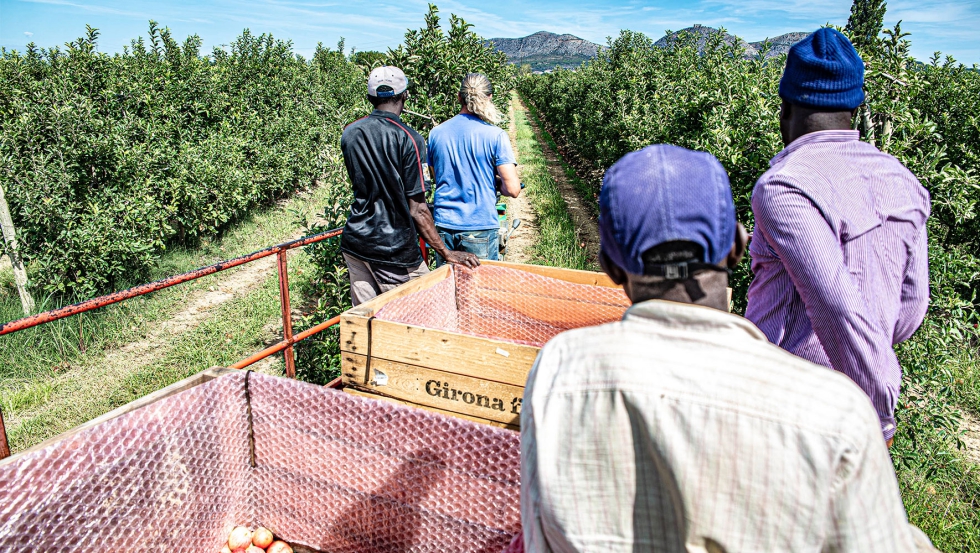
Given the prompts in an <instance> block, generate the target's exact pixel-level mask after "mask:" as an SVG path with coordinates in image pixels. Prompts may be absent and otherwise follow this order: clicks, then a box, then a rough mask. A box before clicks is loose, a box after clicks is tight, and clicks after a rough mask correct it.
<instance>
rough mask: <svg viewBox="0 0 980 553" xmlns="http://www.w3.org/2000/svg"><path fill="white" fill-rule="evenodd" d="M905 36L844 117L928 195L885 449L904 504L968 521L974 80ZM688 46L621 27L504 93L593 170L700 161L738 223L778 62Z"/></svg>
mask: <svg viewBox="0 0 980 553" xmlns="http://www.w3.org/2000/svg"><path fill="white" fill-rule="evenodd" d="M874 5H877V4H876V3H874V2H872V3H870V4H868V6H870V7H874ZM882 6H883V4H882ZM864 9H865V8H861V9H860V10H859V11H858V13H861V14H863V13H865V12H864V11H861V10H864ZM868 9H870V8H868ZM882 9H883V8H882ZM861 17H864V16H863V15H862V16H861ZM862 21H867V19H864V20H862ZM872 23H873V22H872ZM862 32H863V31H862ZM905 37H906V33H903V32H902V30H901V27H900V26H896V27H895V28H894V29H889V30H886V31H885V32H884V33H883V36H882V37H876V38H875V40H873V41H866V42H865V43H864V45H863V46H862V50H861V52H862V55H863V57H864V59H865V61H866V62H867V64H868V69H867V83H866V90H867V94H868V99H867V104H866V106H864V107H862V110H861V113H860V115H859V117H858V121H857V122H856V123H857V124H858V126H859V128H860V129H861V130H862V132H863V134H864V139H865V140H867V141H869V142H872V143H874V144H875V145H876V146H877V147H878V148H880V149H881V150H883V151H885V152H887V153H889V154H891V155H894V156H896V157H897V158H898V159H899V160H900V161H901V162H902V163H903V164H905V166H906V167H908V168H909V169H910V170H911V171H912V172H913V173H914V174H915V175H916V176H917V177H918V178H919V180H920V182H922V184H923V186H925V187H926V188H927V189H928V190H929V192H930V194H931V196H932V216H931V217H930V219H929V227H928V230H929V263H930V285H931V294H932V300H931V304H930V307H929V312H928V314H927V317H926V320H925V322H924V323H923V325H922V328H921V329H920V330H919V331H918V332H917V333H916V334H915V336H913V338H912V339H911V340H910V341H908V342H906V343H905V344H902V345H901V346H900V347H899V348H898V354H899V358H900V360H901V362H902V365H903V367H904V369H905V371H904V372H905V377H904V382H903V394H902V398H901V400H900V402H899V403H900V405H899V409H898V413H897V416H898V420H899V425H898V426H899V433H898V435H897V436H896V447H895V449H894V450H893V454H894V458H895V462H896V466H897V467H898V468H899V477H900V480H901V481H902V483H903V487H904V488H903V489H904V491H905V493H906V494H907V495H906V501H907V502H908V501H913V502H914V501H920V500H922V498H923V497H931V496H930V494H934V493H935V494H939V496H937V497H936V499H937V500H939V499H942V500H943V501H948V502H950V504H951V505H952V504H955V506H954V507H952V508H953V510H958V511H959V512H963V513H969V512H972V513H976V512H977V508H978V507H980V505H978V504H977V496H976V495H971V494H970V493H968V492H970V491H976V490H977V489H978V487H980V485H978V483H977V482H978V481H977V479H976V475H975V471H973V472H972V473H971V472H970V471H969V470H968V469H965V468H964V464H963V462H961V461H959V460H958V457H956V456H955V455H953V454H952V453H951V452H952V451H955V449H956V446H957V443H958V441H959V436H960V420H959V419H960V417H959V410H958V407H957V405H958V404H963V403H966V402H968V401H973V400H975V398H976V396H977V393H976V391H975V390H964V388H963V386H964V382H972V383H974V384H973V385H974V386H975V385H976V384H975V383H976V382H977V378H976V377H975V374H976V372H977V363H978V355H977V352H978V350H980V332H978V330H977V325H978V321H980V319H978V316H977V308H978V306H980V300H978V298H980V245H978V241H977V237H978V236H980V217H978V213H977V206H978V205H980V178H978V174H980V155H978V152H980V117H978V113H980V73H978V72H977V71H975V70H970V69H967V68H964V67H963V66H962V65H959V64H956V63H955V61H954V60H952V59H950V58H946V59H945V60H943V61H940V58H939V55H938V54H937V55H936V56H935V57H934V58H933V60H931V63H929V64H925V65H923V64H921V63H919V62H917V61H916V60H914V59H913V58H911V57H910V55H909V53H908V51H909V44H908V41H907V40H906V38H905ZM855 38H856V37H855ZM696 39H697V37H694V36H690V35H682V36H680V37H679V38H678V40H677V41H674V42H672V43H671V44H670V45H669V46H668V47H666V48H657V47H654V46H653V42H652V41H651V40H650V39H649V38H647V37H646V36H644V35H642V34H639V33H634V32H630V31H624V32H622V33H621V34H620V36H619V37H618V38H617V39H616V40H615V41H612V42H611V44H610V48H609V50H607V51H605V52H601V53H600V54H599V57H598V58H597V59H596V60H595V61H592V62H590V63H587V64H586V65H584V66H583V67H582V68H581V69H579V70H577V71H568V70H557V71H555V72H554V73H551V74H546V75H525V76H522V77H521V80H520V81H519V83H518V88H519V90H520V92H521V94H522V95H523V96H524V97H525V98H526V99H527V100H529V101H530V103H532V104H533V105H534V106H535V107H536V108H537V110H538V111H539V112H540V113H541V114H542V115H543V116H544V117H545V118H546V119H547V121H548V123H549V124H550V128H551V130H552V134H553V135H554V136H555V138H556V139H558V140H559V141H561V142H563V143H564V144H566V145H567V146H568V147H570V148H571V149H572V150H574V151H575V152H576V153H577V154H579V155H580V156H581V157H583V158H584V159H585V160H587V161H588V162H591V163H593V164H594V165H595V168H597V169H605V168H607V167H609V166H610V165H611V164H612V163H614V162H615V161H616V160H617V159H619V158H620V157H621V156H623V155H624V154H626V153H628V152H630V151H633V150H636V149H639V148H641V147H643V146H646V145H648V144H653V143H671V144H677V145H680V146H684V147H687V148H692V149H697V150H704V151H708V152H711V153H712V154H714V155H715V156H716V157H717V158H718V159H719V160H720V161H721V163H722V165H724V166H725V168H726V170H727V171H728V173H729V176H730V178H731V183H732V191H733V194H734V196H735V202H736V208H737V211H738V217H739V219H740V220H741V221H742V222H743V223H745V224H746V226H747V227H748V228H752V226H753V219H752V213H751V205H750V199H751V192H752V188H753V186H754V184H755V181H756V179H758V177H759V176H760V175H761V174H762V173H763V172H765V171H766V170H767V169H768V167H769V166H768V160H769V159H770V158H772V157H773V156H774V155H775V154H776V153H777V152H778V151H779V150H780V149H781V148H782V141H781V139H780V135H779V128H778V112H779V104H780V99H779V96H778V83H779V78H780V76H781V72H782V68H783V65H784V59H785V58H773V59H769V60H766V59H765V56H759V57H758V58H757V59H754V60H743V59H742V58H741V52H740V51H738V47H737V46H735V45H726V44H725V43H724V42H723V41H722V40H721V37H720V35H713V36H710V37H708V41H707V44H705V46H704V48H703V54H698V50H697V43H696ZM557 91H560V92H557ZM597 186H598V185H597ZM594 192H595V193H597V192H598V190H595V191H594ZM750 279H751V274H750V271H749V269H748V263H742V265H741V266H740V267H739V268H738V269H737V270H736V271H735V278H734V280H733V285H734V288H735V294H734V299H735V305H736V309H737V310H743V309H744V306H745V291H746V289H747V286H748V283H749V281H750ZM970 398H973V400H971V399H970ZM974 403H976V402H975V401H974ZM973 408H974V409H976V405H973ZM923 482H926V484H923ZM923 489H928V490H932V491H929V492H922V490H923ZM944 490H945V491H944ZM963 490H967V492H963ZM920 492H921V493H920ZM913 507H914V508H913ZM909 511H910V516H912V519H913V522H916V523H918V524H921V525H922V526H923V527H926V528H928V529H929V530H930V534H931V535H932V537H933V538H934V539H935V540H937V541H938V542H939V543H940V544H941V548H943V550H968V549H969V548H970V547H980V521H977V520H976V519H975V518H974V519H973V520H971V521H969V522H966V523H963V522H962V521H957V523H956V524H947V523H946V521H944V520H943V512H942V510H941V509H933V508H931V507H930V506H923V505H919V504H914V505H912V506H910V507H909ZM947 548H948V549H947Z"/></svg>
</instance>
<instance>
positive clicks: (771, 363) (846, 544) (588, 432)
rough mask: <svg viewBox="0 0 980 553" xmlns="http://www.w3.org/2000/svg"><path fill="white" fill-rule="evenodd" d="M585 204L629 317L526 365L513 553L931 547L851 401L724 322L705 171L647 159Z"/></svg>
mask: <svg viewBox="0 0 980 553" xmlns="http://www.w3.org/2000/svg"><path fill="white" fill-rule="evenodd" d="M599 202H600V203H599V205H600V215H599V230H600V236H601V248H600V258H601V260H602V266H603V269H604V270H605V271H606V273H607V274H608V275H609V276H610V278H612V279H613V280H614V281H615V282H618V283H621V284H622V285H623V288H624V290H625V291H626V294H627V295H628V296H629V298H630V300H632V302H633V306H632V307H631V308H630V309H629V310H628V311H627V312H626V314H625V315H624V317H623V320H622V321H620V322H617V323H610V324H605V325H600V326H595V327H589V328H581V329H576V330H571V331H568V332H564V333H562V334H560V335H558V336H556V337H555V338H554V339H552V340H551V341H550V342H548V344H546V345H545V347H544V348H542V350H541V353H540V354H539V356H538V359H537V361H536V362H535V364H534V367H533V368H532V369H531V372H530V374H529V376H528V382H527V387H526V388H525V391H524V402H523V407H522V412H521V522H522V524H523V528H524V533H523V538H524V541H523V544H524V549H525V550H526V551H531V552H548V551H557V552H581V551H604V552H624V553H626V552H630V553H632V552H636V551H641V552H645V551H651V552H653V551H656V552H678V553H680V552H691V551H705V552H729V553H735V552H742V551H839V552H852V551H853V552H868V551H890V552H906V551H916V547H917V544H922V546H923V548H924V549H923V550H930V549H929V546H928V539H927V538H925V536H924V535H922V534H921V532H919V531H918V530H915V529H913V527H912V526H911V525H909V523H908V520H907V518H906V516H905V510H904V508H903V506H902V499H901V496H900V495H899V489H898V482H897V480H896V478H895V473H894V470H893V468H892V464H891V460H890V459H889V457H888V452H887V450H886V448H885V444H884V442H883V441H882V440H881V434H880V433H879V427H878V417H877V416H876V415H875V412H874V410H873V409H872V407H871V404H870V403H869V402H868V400H867V399H866V397H865V395H864V393H863V392H862V391H861V389H860V388H858V387H857V386H856V385H855V384H854V383H853V382H851V381H850V380H849V379H848V378H846V377H845V376H843V375H840V374H836V373H833V372H830V371H827V370H826V369H824V368H823V367H819V366H817V365H814V364H813V363H810V362H809V361H806V360H804V359H801V358H799V357H796V356H794V355H791V354H789V353H787V352H786V351H784V350H782V349H780V348H778V347H776V346H774V345H773V344H771V343H769V341H768V340H767V339H766V336H765V335H764V334H763V333H762V332H761V331H760V330H759V329H758V328H756V327H755V326H754V325H753V324H752V323H751V322H749V321H748V320H746V319H743V318H742V317H739V316H737V315H732V314H730V313H728V312H727V306H728V302H727V299H726V286H727V284H728V274H729V273H728V269H730V268H731V267H734V266H735V265H736V264H737V263H738V261H739V259H740V258H741V257H742V254H743V253H744V247H745V240H746V239H745V231H744V229H742V228H741V225H738V224H737V223H736V221H735V206H734V204H733V202H732V193H731V188H730V187H729V183H728V177H727V175H726V174H725V171H724V169H723V168H722V166H721V164H720V163H719V162H718V160H717V159H715V158H714V157H713V156H712V155H710V154H708V153H704V152H693V151H690V150H685V149H683V148H680V147H677V146H667V145H656V146H649V147H647V148H644V149H642V150H640V151H637V152H633V153H631V154H627V155H626V156H624V157H623V158H622V159H620V160H619V161H618V162H617V163H616V164H615V165H613V166H612V167H611V168H610V169H609V170H608V171H607V172H606V177H605V181H604V183H603V187H602V192H601V195H600V200H599Z"/></svg>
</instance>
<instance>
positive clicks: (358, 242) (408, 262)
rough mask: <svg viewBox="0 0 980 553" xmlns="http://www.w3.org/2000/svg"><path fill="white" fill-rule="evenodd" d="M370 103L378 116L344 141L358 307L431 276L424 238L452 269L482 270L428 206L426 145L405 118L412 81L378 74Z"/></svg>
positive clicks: (347, 239) (346, 246)
mask: <svg viewBox="0 0 980 553" xmlns="http://www.w3.org/2000/svg"><path fill="white" fill-rule="evenodd" d="M367 98H368V101H369V102H371V105H373V106H374V111H373V112H371V114H370V115H368V116H366V117H362V118H361V119H358V120H357V121H355V122H353V123H351V124H350V125H348V126H347V128H345V129H344V134H343V136H342V137H341V139H340V149H341V151H342V152H343V154H344V165H345V166H346V167H347V174H348V176H349V177H350V181H351V185H352V186H353V189H354V201H353V203H351V207H350V215H349V216H348V217H347V224H346V225H345V226H344V234H343V236H342V237H341V240H340V249H341V251H342V252H343V254H344V260H345V261H346V262H347V269H348V273H349V275H350V283H351V286H350V292H351V302H352V303H353V304H354V305H358V304H361V303H363V302H365V301H367V300H369V299H371V298H373V297H375V296H377V295H379V294H381V293H383V292H387V291H388V290H391V289H392V288H395V287H397V286H398V285H400V284H404V283H405V282H408V281H409V280H411V279H413V278H416V277H418V276H420V275H423V274H425V273H427V272H429V268H428V267H427V266H426V264H425V262H424V260H423V259H422V252H421V250H420V249H419V246H418V241H419V240H418V239H419V235H421V236H422V238H424V239H425V241H426V242H427V243H428V244H429V245H430V246H432V249H434V250H435V251H436V253H438V254H439V255H440V256H442V257H443V258H444V259H446V260H447V261H449V262H450V263H461V264H463V265H466V266H468V267H476V266H477V265H479V261H477V258H476V256H475V255H473V254H470V253H466V252H454V251H451V250H450V249H449V248H447V247H446V245H445V244H444V243H443V241H442V239H441V238H439V233H438V232H437V231H436V226H435V222H434V221H433V219H432V213H431V212H430V211H429V208H428V206H427V205H426V203H425V177H424V175H423V173H422V160H424V159H426V153H425V140H424V139H423V138H422V137H421V136H419V133H417V132H415V129H412V128H411V127H409V126H408V125H407V124H405V123H404V122H403V121H402V120H401V118H400V117H399V116H400V115H401V113H402V110H403V109H404V108H405V100H406V99H407V98H408V79H407V78H406V77H405V73H403V72H402V70H401V69H398V68H397V67H388V66H385V67H378V68H377V69H375V70H374V71H372V72H371V75H370V76H369V77H368V96H367Z"/></svg>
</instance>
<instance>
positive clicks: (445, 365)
mask: <svg viewBox="0 0 980 553" xmlns="http://www.w3.org/2000/svg"><path fill="white" fill-rule="evenodd" d="M370 324H371V329H370V333H371V351H370V355H371V357H372V358H375V359H384V360H387V361H395V362H398V363H406V364H408V365H416V366H420V367H428V368H430V369H437V370H442V371H450V372H455V373H459V374H463V375H466V376H472V377H476V378H485V379H488V380H495V381H497V382H501V383H504V384H513V385H516V386H523V385H524V383H525V382H526V381H527V371H528V370H529V369H530V368H531V365H533V364H534V360H535V359H536V358H537V356H538V350H539V349H540V348H537V347H534V346H525V345H521V344H514V343H511V342H503V341H500V340H492V339H490V338H480V337H478V336H469V335H466V334H457V333H455V332H446V331H443V330H431V329H427V328H421V327H417V326H412V325H406V324H402V323H393V322H390V321H382V320H378V319H374V320H372V321H371V323H370ZM341 348H342V349H343V344H341ZM350 353H356V354H360V355H365V354H367V353H368V352H361V351H351V352H350Z"/></svg>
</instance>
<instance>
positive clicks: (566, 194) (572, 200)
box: [515, 98, 599, 264]
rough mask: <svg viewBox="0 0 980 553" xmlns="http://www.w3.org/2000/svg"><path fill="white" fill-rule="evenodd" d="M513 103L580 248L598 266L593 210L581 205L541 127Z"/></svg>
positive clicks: (595, 222) (597, 233)
mask: <svg viewBox="0 0 980 553" xmlns="http://www.w3.org/2000/svg"><path fill="white" fill-rule="evenodd" d="M515 103H516V104H517V109H522V110H524V112H525V113H527V122H528V124H529V125H530V126H531V129H532V130H533V131H534V137H535V138H536V139H537V141H538V144H540V145H541V151H542V153H544V157H545V160H546V161H547V163H548V172H549V173H550V174H551V178H553V179H554V180H555V182H556V183H557V184H558V189H559V190H560V191H561V195H562V198H564V200H565V204H566V205H567V206H568V213H569V215H571V217H572V222H574V223H575V232H576V234H577V235H578V240H579V245H580V247H583V248H585V251H586V252H588V257H589V261H590V262H593V263H596V264H598V263H599V224H598V221H597V220H596V218H595V216H594V215H593V210H591V209H589V208H588V207H587V206H585V205H584V204H583V203H582V198H581V196H579V193H578V191H577V190H575V187H574V186H573V185H572V183H571V182H569V180H568V175H566V174H565V168H564V167H563V166H562V163H561V160H560V159H559V158H558V155H557V153H556V152H555V151H554V150H552V149H551V147H550V146H549V145H548V142H547V141H545V139H544V135H543V134H542V132H541V127H539V126H538V124H537V123H536V122H535V121H534V119H532V118H531V114H530V113H528V111H527V107H526V106H525V105H524V103H523V102H521V101H520V99H516V98H515Z"/></svg>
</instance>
